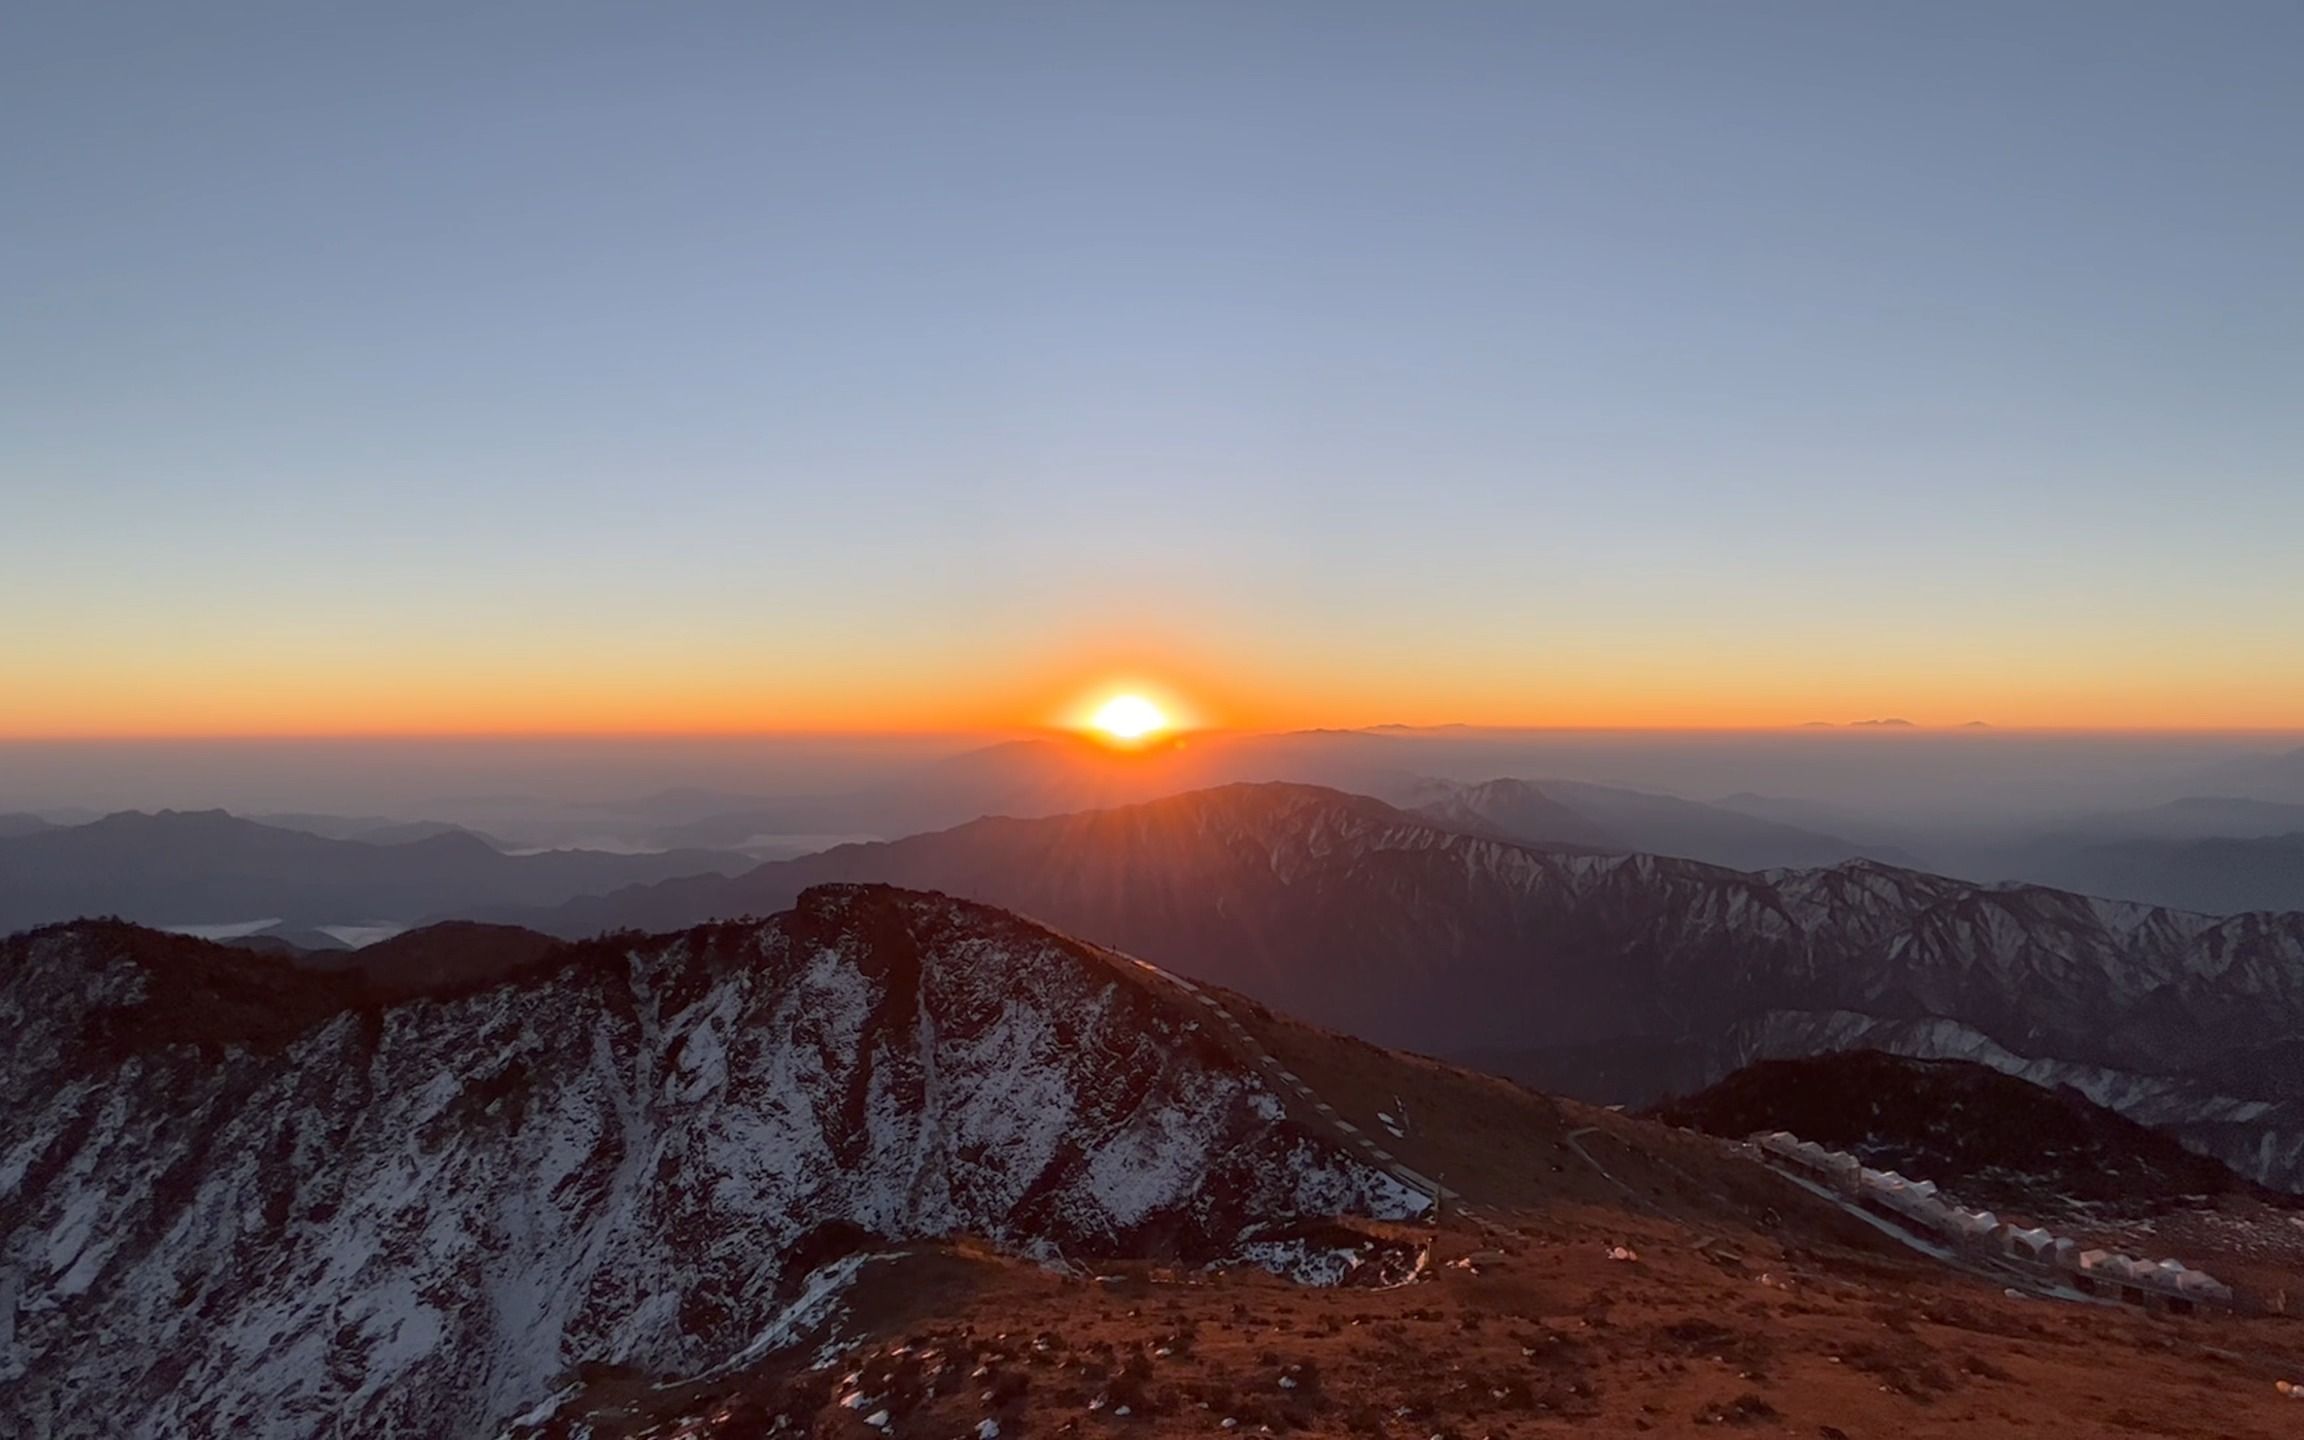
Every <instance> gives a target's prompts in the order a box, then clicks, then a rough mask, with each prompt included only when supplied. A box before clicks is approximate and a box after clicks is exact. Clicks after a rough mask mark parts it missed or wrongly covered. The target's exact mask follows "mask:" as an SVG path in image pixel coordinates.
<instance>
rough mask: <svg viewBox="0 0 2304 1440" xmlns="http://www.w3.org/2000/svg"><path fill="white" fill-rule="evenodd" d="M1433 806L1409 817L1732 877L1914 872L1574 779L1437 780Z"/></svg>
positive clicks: (1889, 857)
mask: <svg viewBox="0 0 2304 1440" xmlns="http://www.w3.org/2000/svg"><path fill="white" fill-rule="evenodd" d="M1435 788H1438V789H1440V790H1441V791H1442V794H1441V795H1440V797H1439V798H1437V799H1435V800H1432V801H1429V802H1427V803H1425V804H1422V805H1419V806H1418V807H1416V813H1417V814H1420V815H1424V816H1427V817H1430V818H1431V819H1434V820H1437V821H1440V822H1441V823H1444V824H1448V825H1451V826H1454V827H1455V828H1459V829H1469V830H1471V831H1473V832H1474V833H1479V834H1492V835H1496V836H1498V837H1500V838H1502V839H1506V840H1517V841H1519V842H1521V843H1523V844H1529V845H1541V846H1560V845H1568V846H1583V847H1587V848H1595V849H1603V850H1631V851H1638V852H1640V853H1642V854H1648V855H1673V856H1678V857H1681V858H1683V859H1689V860H1702V861H1704V862H1706V863H1707V864H1712V865H1726V866H1728V867H1729V868H1731V869H1735V870H1769V869H1775V868H1778V867H1782V866H1800V865H1832V864H1837V863H1838V862H1840V861H1842V860H1850V859H1856V858H1860V857H1864V858H1870V859H1875V860H1882V861H1886V862H1888V863H1890V864H1898V865H1916V864H1917V863H1918V862H1917V861H1916V860H1915V859H1914V858H1913V857H1911V856H1909V855H1906V854H1903V853H1902V852H1900V851H1895V850H1892V849H1889V848H1886V847H1876V846H1864V845H1858V844H1855V843H1853V842H1851V841H1848V840H1843V839H1841V838H1840V837H1838V836H1836V835H1827V834H1822V833H1820V832H1817V831H1813V830H1807V829H1803V828H1800V827H1799V826H1795V825H1789V824H1784V823H1782V822H1779V821H1775V820H1770V819H1766V818H1763V817H1760V816H1755V815H1750V814H1745V813H1742V812H1739V811H1737V810H1733V809H1729V808H1727V807H1725V806H1720V805H1706V804H1702V803H1700V802H1697V801H1694V800H1682V799H1679V798H1678V797H1676V796H1671V795H1656V794H1651V793H1649V792H1646V791H1641V790H1625V789H1620V788H1617V787H1615V786H1610V785H1588V784H1584V783H1582V782H1579V781H1573V780H1542V781H1529V780H1490V781H1486V782H1483V783H1481V784H1478V785H1448V784H1446V783H1445V782H1435Z"/></svg>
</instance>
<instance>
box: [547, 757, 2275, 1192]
mask: <svg viewBox="0 0 2304 1440" xmlns="http://www.w3.org/2000/svg"><path fill="white" fill-rule="evenodd" d="M833 879H840V880H863V879H871V880H885V881H890V882H894V883H901V884H906V885H911V886H917V887H923V888H934V889H941V890H945V891H949V892H951V893H954V894H960V895H967V896H970V897H972V898H977V899H983V900H987V901H991V902H994V903H998V904H1003V905H1007V906H1010V907H1012V908H1015V909H1017V910H1020V911H1023V912H1025V913H1028V914H1031V915H1034V916H1036V917H1039V918H1041V919H1044V920H1046V921H1048V922H1049V923H1051V924H1055V925H1058V926H1061V927H1063V928H1065V929H1067V930H1071V931H1073V932H1075V933H1079V934H1085V935H1094V936H1096V937H1098V938H1099V939H1104V940H1108V941H1110V942H1111V943H1114V944H1116V945H1119V946H1121V947H1123V948H1126V949H1128V950H1131V951H1133V952H1135V953H1138V954H1142V955H1144V956H1146V957H1148V958H1151V959H1154V960H1157V961H1159V962H1161V963H1163V964H1166V965H1170V966H1172V967H1174V968H1176V969H1179V970H1182V971H1184V972H1186V973H1188V974H1193V975H1197V976H1203V977H1207V978H1210V979H1214V980H1217V981H1219V982H1221V983H1224V984H1227V985H1232V986H1235V987H1237V988H1239V989H1242V990H1245V991H1247V992H1248V993H1250V994H1253V995H1255V996H1257V997H1258V998H1259V999H1262V1000H1265V1001H1267V1002H1269V1003H1271V1004H1273V1005H1276V1006H1279V1007H1281V1008H1283V1009H1286V1010H1289V1011H1292V1012H1295V1013H1299V1014H1302V1015H1305V1016H1306V1017H1307V1018H1310V1019H1312V1020H1314V1021H1315V1022H1317V1023H1320V1024H1324V1025H1329V1026H1333V1027H1335V1028H1337V1029H1342V1030H1347V1031H1350V1032H1352V1033H1354V1034H1359V1035H1363V1036H1366V1037H1368V1038H1370V1039H1373V1040H1376V1041H1379V1042H1381V1043H1388V1044H1397V1045H1402V1046H1406V1047H1410V1048H1415V1049H1421V1050H1425V1051H1429V1052H1435V1053H1441V1054H1454V1055H1464V1056H1467V1057H1471V1058H1475V1059H1477V1060H1478V1061H1479V1062H1480V1063H1483V1064H1485V1065H1487V1066H1489V1067H1491V1068H1495V1069H1498V1070H1500V1071H1503V1072H1505V1073H1509V1074H1513V1075H1515V1076H1518V1077H1520V1078H1524V1079H1527V1080H1529V1081H1530V1082H1531V1083H1539V1084H1542V1085H1544V1086H1546V1087H1553V1088H1560V1089H1564V1090H1567V1091H1569V1092H1570V1093H1575V1094H1582V1095H1585V1096H1590V1097H1593V1098H1599V1099H1607V1100H1621V1101H1640V1100H1646V1099H1651V1098H1654V1097H1655V1096H1656V1095H1658V1094H1660V1093H1665V1092H1668V1091H1672V1090H1684V1089H1689V1088H1694V1087H1696V1086H1700V1085H1702V1084H1704V1083H1706V1082H1707V1081H1709V1080H1711V1079H1713V1078H1716V1077H1717V1076H1718V1075H1720V1074H1723V1073H1725V1072H1726V1071H1728V1070H1730V1069H1733V1068H1735V1067H1736V1066H1737V1065H1740V1064H1742V1063H1744V1062H1746V1061H1747V1060H1750V1059H1754V1058H1758V1057H1761V1056H1766V1055H1775V1054H1800V1053H1814V1052H1817V1051H1826V1050H1835V1049H1843V1048H1847V1047H1849V1046H1851V1045H1859V1044H1871V1045H1874V1046H1876V1047H1885V1048H1892V1049H1912V1050H1917V1051H1919V1052H1920V1053H1928V1054H1936V1055H1960V1056H1968V1057H1971V1058H1977V1059H1982V1060H1987V1061H1989V1062H1990V1063H1992V1064H1994V1065H1996V1066H1999V1067H2000V1068H2004V1069H2018V1068H2021V1067H2024V1066H2046V1067H2048V1070H2047V1071H2046V1072H2044V1073H2036V1074H2033V1076H2032V1078H2035V1079H2043V1080H2047V1081H2050V1082H2051V1083H2071V1084H2076V1085H2080V1086H2082V1087H2083V1088H2085V1089H2087V1090H2088V1093H2090V1094H2091V1095H2092V1096H2094V1097H2095V1098H2098V1099H2099V1100H2105V1101H2107V1102H2108V1103H2115V1104H2119V1105H2121V1106H2122V1108H2129V1105H2130V1103H2131V1102H2133V1103H2139V1104H2140V1103H2142V1099H2141V1098H2140V1097H2144V1096H2146V1095H2150V1096H2154V1097H2157V1098H2156V1100H2155V1103H2158V1104H2160V1105H2161V1107H2162V1108H2161V1109H2160V1111H2158V1112H2156V1113H2155V1115H2154V1117H2153V1118H2154V1122H2155V1123H2163V1122H2169V1123H2173V1122H2182V1121H2187V1120H2189V1121H2196V1122H2199V1123H2202V1124H2208V1123H2211V1122H2213V1123H2216V1124H2222V1123H2223V1121H2224V1120H2225V1119H2227V1118H2231V1117H2233V1116H2236V1115H2239V1114H2242V1113H2244V1112H2245V1109H2246V1106H2245V1105H2244V1104H2242V1103H2241V1102H2242V1101H2246V1100H2250V1099H2253V1100H2257V1101H2277V1100H2283V1099H2289V1098H2299V1097H2304V1073H2300V1071H2299V1067H2298V1066H2295V1065H2291V1064H2287V1063H2284V1062H2283V1061H2282V1060H2281V1059H2280V1058H2279V1057H2280V1056H2281V1055H2283V1054H2285V1052H2284V1051H2282V1050H2280V1049H2279V1048H2278V1047H2280V1046H2282V1045H2284V1044H2285V1043H2286V1042H2287V1041H2288V1040H2289V1038H2290V1037H2291V1036H2293V1035H2294V1034H2295V1033H2296V1032H2297V1031H2298V1030H2299V1029H2304V915H2254V916H2239V917H2233V918H2230V919H2225V920H2216V919H2212V918H2209V917H2205V916H2199V915H2190V914H2181V913H2176V912H2170V911H2164V910H2155V909H2151V908H2148V907H2144V906H2138V905H2128V904H2120V903H2117V902H2109V901H2099V900H2092V899H2088V898H2085V897H2082V896H2078V895H2072V894H2067V893H2064V892H2060V891H2055V890H2048V889H2043V888H2039V887H2027V886H1984V885H1976V884H1970V883H1967V882H1963V881H1957V880H1949V879H1945V878H1942V877H1938V876H1930V875H1922V874H1917V873H1913V872H1910V871H1903V870H1896V869H1892V868H1890V867H1886V866H1882V865H1878V864H1874V863H1870V862H1851V863H1849V864H1845V865H1840V866H1834V867H1831V868H1827V869H1822V870H1806V871H1789V872H1778V873H1774V874H1769V875H1756V874H1748V873H1743V872H1738V871H1731V870H1724V869H1719V868H1716V867H1713V866H1708V865H1702V864H1698V863H1696V862H1693V861H1685V860H1670V859H1661V858H1658V857H1655V856H1647V855H1606V854H1600V855H1595V854H1563V853H1557V852H1547V851H1540V850H1534V849H1530V848H1527V847H1524V846H1519V845H1514V844H1510V843H1507V842H1504V841H1500V840H1496V839H1492V838H1488V837H1485V836H1479V835H1467V834H1463V833H1460V832H1456V831H1451V830H1448V829H1444V828H1442V827H1439V826H1436V825H1434V824H1432V823H1430V822H1429V821H1427V820H1425V819H1422V818H1420V817H1416V816H1412V815H1409V814H1405V813H1403V812H1401V811H1398V810H1394V809H1392V808H1390V807H1388V806H1385V805H1383V804H1380V803H1378V802H1376V801H1372V800H1368V799H1365V798H1362V797H1357V796H1348V795H1343V794H1339V793H1337V792H1333V791H1326V790H1320V789H1316V788H1313V787H1307V786H1292V785H1245V786H1230V787H1224V788H1221V789H1217V790H1211V791H1203V792H1198V793H1195V794H1192V795H1187V796H1181V797H1177V798H1175V799H1171V800H1166V801H1160V802H1155V803H1153V804H1149V805H1141V806H1130V807H1125V808H1122V809H1119V810H1112V811H1103V812H1096V813H1091V814H1086V815H1073V816H1063V817H1058V818H1055V819H1050V820H1034V821H1018V820H986V821H979V822H976V823H974V824H970V825H964V826H961V827H959V828H957V829H954V830H950V831H945V832H941V833H939V834H935V835H925V836H915V837H913V838H911V839H908V840H903V841H898V842H895V843H893V844H885V845H860V846H846V847H842V848H841V849H838V850H833V851H829V852H826V853H824V854H822V855H816V856H810V857H807V858H805V859H802V860H799V861H793V862H788V863H784V864H778V865H766V866H762V867H760V868H759V869H757V870H754V871H752V872H750V873H749V874H746V875H743V876H739V877H735V878H733V879H726V880H721V879H710V880H692V881H679V882H673V883H670V884H665V885H659V886H655V887H649V888H643V889H637V890H632V891H626V892H622V893H619V894H615V895H610V896H604V897H598V898H594V899H587V900H583V901H578V902H575V903H573V904H571V905H569V906H567V907H564V908H562V909H561V910H559V911H557V912H555V913H553V914H551V915H549V916H546V917H542V920H541V924H542V925H543V928H549V929H555V930H557V931H558V932H559V933H564V934H585V933H590V932H592V931H595V930H598V929H601V928H605V927H612V926H617V925H636V926H641V927H648V928H662V927H665V926H668V925H673V924H678V923H687V922H693V921H695V920H698V919H701V918H704V917H707V916H713V915H723V916H725V915H735V914H744V913H765V912H767V911H771V910H773V909H775V908H777V907H778V906H780V905H782V904H786V903H789V900H790V899H791V897H792V896H793V895H795V894H797V893H798V891H799V889H800V888H802V887H804V886H806V885H808V884H813V883H817V882H819V881H824V880H833ZM531 923H538V922H534V921H532V922H531ZM2171 1086H2173V1087H2175V1088H2174V1089H2173V1090H2171V1089H2170V1088H2169V1087H2171ZM2178 1092H2181V1098H2175V1097H2176V1096H2177V1094H2178ZM2118 1097H2126V1098H2124V1099H2123V1098H2118ZM2275 1128H2277V1127H2275ZM2256 1138H2257V1139H2258V1140H2261V1139H2262V1138H2263V1137H2261V1136H2258V1137H2256ZM2203 1143H2213V1144H2214V1145H2216V1146H2217V1153H2220V1154H2224V1153H2233V1152H2232V1150H2231V1147H2232V1145H2234V1144H2236V1143H2237V1140H2236V1138H2235V1137H2233V1136H2231V1135H2226V1136H2225V1137H2224V1138H2223V1139H2221V1140H2215V1141H2213V1142H2209V1141H2204V1142H2203ZM2298 1145H2299V1146H2304V1136H2299V1137H2298ZM2287 1147H2288V1142H2287V1141H2281V1142H2279V1143H2278V1144H2276V1145H2273V1146H2272V1147H2271V1148H2270V1149H2263V1150H2260V1151H2259V1153H2258V1154H2257V1155H2256V1158H2255V1159H2254V1160H2253V1161H2252V1162H2249V1163H2248V1167H2247V1168H2249V1170H2250V1173H2253V1174H2257V1175H2287V1174H2289V1173H2290V1172H2291V1170H2292V1169H2294V1168H2296V1166H2297V1163H2298V1162H2297V1160H2296V1158H2295V1155H2294V1153H2293V1151H2292V1150H2291V1149H2289V1148H2287Z"/></svg>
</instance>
